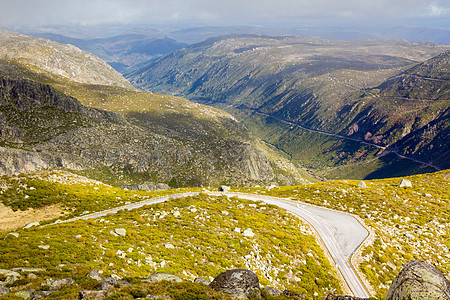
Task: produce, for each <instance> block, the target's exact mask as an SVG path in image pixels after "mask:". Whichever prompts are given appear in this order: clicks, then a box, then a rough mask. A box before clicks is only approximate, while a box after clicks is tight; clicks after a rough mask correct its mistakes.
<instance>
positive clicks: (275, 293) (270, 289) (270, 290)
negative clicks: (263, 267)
mask: <svg viewBox="0 0 450 300" xmlns="http://www.w3.org/2000/svg"><path fill="white" fill-rule="evenodd" d="M264 290H265V291H266V292H267V293H268V294H269V295H270V296H272V297H277V296H280V295H281V294H283V292H282V291H280V290H279V289H277V288H274V287H271V286H266V287H265V288H264Z"/></svg>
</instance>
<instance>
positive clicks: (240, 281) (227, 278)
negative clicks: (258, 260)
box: [209, 269, 261, 299]
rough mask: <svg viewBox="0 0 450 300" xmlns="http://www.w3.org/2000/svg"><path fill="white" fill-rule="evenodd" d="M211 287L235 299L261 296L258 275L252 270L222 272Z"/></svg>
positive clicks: (258, 297)
mask: <svg viewBox="0 0 450 300" xmlns="http://www.w3.org/2000/svg"><path fill="white" fill-rule="evenodd" d="M209 287H210V288H212V289H214V290H216V291H219V292H224V293H227V294H230V295H231V297H233V298H235V299H248V298H249V297H252V298H253V299H255V298H256V299H260V298H261V291H260V290H259V279H258V276H256V274H255V273H253V272H252V271H250V270H244V269H234V270H228V271H225V272H223V273H220V274H219V275H217V277H216V278H214V280H213V282H211V284H210V285H209Z"/></svg>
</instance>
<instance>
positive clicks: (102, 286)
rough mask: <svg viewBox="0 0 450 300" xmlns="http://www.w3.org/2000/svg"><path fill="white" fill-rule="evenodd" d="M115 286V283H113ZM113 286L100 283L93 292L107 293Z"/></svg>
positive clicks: (103, 282)
mask: <svg viewBox="0 0 450 300" xmlns="http://www.w3.org/2000/svg"><path fill="white" fill-rule="evenodd" d="M114 284H115V283H114ZM114 284H111V283H109V282H106V281H102V282H100V283H99V284H97V285H96V286H95V287H94V289H95V290H100V291H109V290H112V289H114Z"/></svg>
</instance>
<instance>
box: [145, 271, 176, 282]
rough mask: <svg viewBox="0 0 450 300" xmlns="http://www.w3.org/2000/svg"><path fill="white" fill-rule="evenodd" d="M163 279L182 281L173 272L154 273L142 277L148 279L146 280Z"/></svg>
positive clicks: (156, 280) (155, 280)
mask: <svg viewBox="0 0 450 300" xmlns="http://www.w3.org/2000/svg"><path fill="white" fill-rule="evenodd" d="M163 280H167V281H175V282H182V281H183V280H182V279H181V278H180V277H178V276H176V275H173V274H169V273H154V274H152V275H150V276H148V277H147V278H145V279H142V281H148V282H159V281H163Z"/></svg>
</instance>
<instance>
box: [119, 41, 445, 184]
mask: <svg viewBox="0 0 450 300" xmlns="http://www.w3.org/2000/svg"><path fill="white" fill-rule="evenodd" d="M448 48H449V47H448V46H445V45H437V44H433V43H428V42H424V43H414V42H408V41H402V40H388V41H380V40H359V41H331V40H324V39H319V38H312V37H310V38H308V37H270V36H254V35H240V36H225V37H219V38H213V39H209V40H207V41H205V42H202V43H199V44H195V45H192V46H190V47H188V48H185V49H181V50H178V51H176V52H174V53H171V54H169V55H166V56H165V57H161V58H159V59H157V60H154V61H150V62H149V63H148V64H146V65H143V66H140V67H138V68H135V69H133V70H130V71H129V72H128V73H126V74H125V76H126V77H127V78H128V79H130V80H131V82H132V83H133V84H134V85H135V86H137V87H139V88H143V89H146V90H148V91H154V92H163V93H170V94H174V95H182V96H184V97H187V98H189V99H191V100H194V101H197V102H199V103H205V104H208V105H213V106H215V107H219V108H221V109H225V110H227V111H228V112H230V113H232V114H234V115H235V116H236V117H237V118H239V119H240V120H241V122H242V123H243V124H244V125H245V126H247V127H248V128H249V129H250V130H251V131H252V132H253V133H255V134H256V135H257V136H259V137H260V138H262V139H263V140H265V141H266V142H268V143H270V144H272V145H274V146H275V147H276V148H278V149H280V150H281V151H282V152H284V153H286V154H287V155H289V156H290V157H291V159H292V161H294V162H295V163H297V164H301V165H303V166H305V167H307V168H308V169H310V170H312V171H313V172H314V173H316V174H319V175H321V176H325V177H327V178H345V177H351V178H364V177H368V178H372V177H377V178H379V177H383V176H394V175H398V176H400V175H404V174H411V173H415V172H422V171H425V170H429V171H431V170H435V169H436V166H434V167H433V166H431V165H432V164H436V165H437V166H438V168H439V167H440V168H445V167H446V163H447V162H446V159H445V157H442V156H440V157H429V156H427V155H425V154H424V155H422V154H420V155H419V153H422V152H423V153H425V152H426V151H425V150H423V149H422V150H419V149H417V150H415V151H414V153H410V154H408V157H407V158H405V157H402V156H399V155H398V154H400V153H403V154H405V155H406V154H407V151H406V150H403V149H397V148H398V146H400V145H403V144H401V143H400V142H399V141H400V139H402V138H403V137H404V136H405V135H406V134H409V133H410V131H411V130H412V131H416V130H420V128H423V127H424V126H428V124H429V123H430V122H431V123H430V126H431V125H433V124H434V123H432V122H435V121H436V122H438V123H439V122H440V121H437V120H438V119H439V118H440V117H443V118H444V120H445V118H446V117H445V114H446V113H445V109H446V107H448V101H445V99H442V97H444V98H445V97H446V96H445V90H446V89H447V90H448V86H445V84H444V85H443V86H442V88H444V91H441V92H440V93H441V94H442V95H440V96H439V97H441V98H438V99H434V98H433V97H435V96H436V95H432V94H430V95H428V96H427V99H428V100H438V101H422V100H417V99H398V98H395V99H394V98H392V97H393V96H392V95H388V94H387V93H388V90H387V89H388V85H389V82H390V81H389V79H390V78H394V77H395V78H399V77H398V76H400V74H401V73H402V72H403V71H405V70H407V69H408V68H411V67H412V66H414V65H416V64H417V63H422V62H424V61H426V60H427V59H431V58H432V57H433V56H436V55H438V54H440V53H442V52H444V51H445V50H446V49H448ZM445 57H446V54H444V55H443V57H441V58H439V57H438V58H437V60H439V59H441V60H444V62H442V65H443V70H441V71H440V72H437V73H436V74H435V75H436V76H437V77H436V78H431V79H432V80H428V79H424V80H423V84H427V86H428V85H430V84H431V85H434V83H435V82H445V81H441V80H445V78H444V79H443V78H441V77H442V76H444V75H445V73H446V72H448V69H447V68H448V64H447V65H446V63H445ZM433 66H434V65H433V64H431V63H430V65H429V66H428V68H430V69H432V68H434V67H433ZM446 66H447V67H446ZM411 72H413V71H411ZM430 72H433V71H430ZM423 84H422V85H423ZM410 88H411V89H415V90H418V89H421V90H422V91H423V92H422V93H428V92H430V93H431V91H432V90H433V89H435V88H433V87H430V88H429V90H424V89H423V86H415V85H414V86H411V87H410ZM381 89H383V90H382V91H381ZM380 91H381V92H383V93H385V94H380V95H379V94H378V93H379V92H380ZM425 91H427V92H425ZM415 93H418V92H415ZM389 97H390V98H389ZM396 97H397V96H396ZM380 99H382V100H380ZM416 100H417V101H416ZM391 112H395V117H392V118H390V117H389V114H390V113H391ZM416 112H419V115H417V117H418V120H416V123H415V125H414V126H413V127H411V126H412V125H411V122H412V123H414V120H415V118H416V114H415V113H416ZM442 114H444V115H442ZM443 124H446V123H445V121H444V123H443ZM443 126H444V127H446V125H443ZM360 127H361V130H360ZM441 127H442V126H441ZM441 127H439V128H440V129H437V130H435V132H436V134H438V133H437V131H439V132H444V131H445V130H444V131H442V130H441V129H442V128H441ZM444 136H445V134H444ZM440 140H441V142H442V139H441V138H440ZM411 141H412V140H411ZM397 142H398V143H397ZM394 143H397V144H395V146H394ZM438 144H439V143H438ZM438 144H437V145H436V146H438ZM439 145H440V144H439ZM389 147H391V148H392V149H391V148H389ZM423 147H427V146H426V145H423V146H420V147H419V148H423ZM387 148H388V149H387ZM386 150H388V151H386ZM444 152H445V151H444ZM428 153H430V152H429V151H428ZM438 156H439V155H438ZM444 156H445V155H444ZM408 158H411V159H408ZM412 159H413V160H412ZM420 159H426V161H425V163H426V164H425V165H424V164H421V163H420V162H418V161H417V160H420ZM443 160H444V161H443ZM430 162H431V164H428V163H430ZM427 164H428V165H427Z"/></svg>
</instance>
